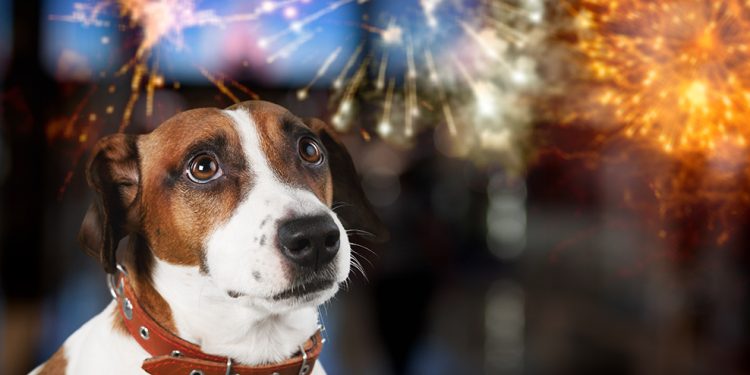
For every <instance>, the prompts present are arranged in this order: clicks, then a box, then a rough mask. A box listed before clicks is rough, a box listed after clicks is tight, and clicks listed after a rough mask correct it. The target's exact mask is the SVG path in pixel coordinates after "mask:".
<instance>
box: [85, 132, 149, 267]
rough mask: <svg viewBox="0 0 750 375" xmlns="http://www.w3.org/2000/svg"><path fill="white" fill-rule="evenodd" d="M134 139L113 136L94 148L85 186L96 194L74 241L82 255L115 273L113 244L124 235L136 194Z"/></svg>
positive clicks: (136, 159) (98, 143) (123, 135)
mask: <svg viewBox="0 0 750 375" xmlns="http://www.w3.org/2000/svg"><path fill="white" fill-rule="evenodd" d="M136 140H137V136H135V135H125V134H114V135H110V136H108V137H105V138H102V139H101V140H100V141H99V142H97V144H96V146H94V150H93V152H92V154H91V159H90V160H89V163H88V166H87V169H86V179H87V180H88V183H89V186H91V187H92V188H93V189H94V190H95V191H96V197H95V198H94V202H93V203H92V204H91V206H90V207H89V209H88V211H87V212H86V216H85V217H84V218H83V224H81V230H80V232H79V233H78V240H79V241H80V242H81V245H83V250H84V251H85V252H86V254H88V255H90V256H92V257H94V258H95V259H97V260H98V261H99V262H101V264H102V266H103V267H104V270H105V271H106V272H107V273H113V272H115V267H116V264H117V258H116V254H115V253H116V250H117V244H118V243H119V242H120V240H121V239H122V238H123V237H125V236H126V235H127V223H128V216H129V214H132V206H133V204H134V202H135V200H136V199H135V197H136V195H137V192H138V183H139V180H140V173H139V168H138V147H137V144H136Z"/></svg>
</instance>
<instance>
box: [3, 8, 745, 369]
mask: <svg viewBox="0 0 750 375" xmlns="http://www.w3.org/2000/svg"><path fill="white" fill-rule="evenodd" d="M441 3H442V4H441ZM555 3H556V2H555ZM576 3H578V2H576ZM584 3H585V1H584ZM139 4H140V5H139ZM143 4H157V5H159V4H160V5H159V6H160V7H161V8H159V6H156V5H154V7H155V9H156V10H154V9H151V10H149V9H148V8H145V7H143V8H138V6H143ZM549 5H550V4H549V3H545V2H542V1H500V0H498V1H463V2H461V1H447V0H446V1H444V2H441V1H433V2H429V1H416V0H415V1H404V2H402V1H396V0H393V1H391V0H372V1H369V2H363V1H357V2H356V3H355V2H354V1H314V0H308V1H305V0H301V1H278V2H271V1H250V2H221V1H208V0H206V1H203V2H186V1H176V0H175V1H153V2H148V1H147V2H127V1H122V2H111V1H109V2H107V1H105V2H99V3H97V2H85V1H84V2H74V1H66V0H61V1H55V0H24V1H11V0H0V196H1V198H2V199H1V200H0V207H2V210H0V234H1V235H2V237H1V238H2V242H0V246H1V247H0V290H1V293H0V336H2V340H1V341H0V354H1V355H0V373H2V374H22V373H26V372H28V371H30V370H31V369H32V368H33V367H34V366H35V365H36V364H38V363H40V362H42V361H44V360H46V359H47V358H48V357H49V356H50V355H51V354H52V353H53V352H54V351H55V350H56V349H57V348H58V347H59V346H60V345H61V344H62V342H63V341H64V340H65V338H67V337H68V336H69V335H70V334H71V333H72V332H73V331H74V330H76V329H77V328H78V327H79V326H80V325H81V324H83V323H84V322H85V321H87V320H88V319H90V318H91V317H92V316H94V315H95V314H97V313H98V312H99V311H100V310H101V309H102V308H103V307H104V306H105V305H106V304H107V303H108V302H109V300H110V297H109V293H108V291H107V289H106V284H105V278H104V273H103V272H102V270H101V269H100V268H99V267H98V265H97V264H96V262H95V261H94V260H92V259H89V258H87V257H86V256H85V255H84V254H83V253H82V251H81V250H80V247H79V245H78V243H77V241H76V235H77V233H78V228H79V226H80V223H81V221H82V218H83V215H84V212H85V209H86V207H87V206H88V204H89V202H90V201H91V199H92V195H91V191H90V189H89V188H88V187H87V186H86V184H85V179H84V175H83V163H82V160H85V158H86V156H87V155H88V150H89V149H90V147H91V146H92V145H93V144H94V143H95V142H96V140H97V139H98V138H100V137H101V136H103V135H106V134H111V133H114V132H116V131H125V132H129V133H143V132H148V131H150V130H152V129H153V128H155V127H156V126H157V125H158V124H159V123H160V122H162V121H163V120H165V119H167V118H169V117H171V116H172V115H173V114H175V113H177V112H179V111H181V110H185V109H189V108H195V107H222V108H223V107H226V106H228V105H231V104H232V103H233V102H234V101H236V100H247V99H251V98H262V99H264V100H269V101H272V102H275V103H278V104H280V105H282V106H284V107H286V108H288V109H289V110H290V111H291V112H293V113H295V114H296V115H298V116H300V117H306V116H315V117H319V118H322V119H325V120H326V121H330V122H332V123H334V125H335V126H336V127H337V128H338V129H339V130H340V131H341V132H342V134H343V136H344V138H345V142H346V144H347V146H348V148H349V150H350V152H351V153H352V156H353V158H354V160H355V163H356V164H357V167H358V170H359V172H360V173H361V177H362V184H363V187H364V189H365V192H366V193H367V195H368V197H369V199H370V200H371V202H372V203H373V204H374V206H375V207H376V208H377V210H378V212H379V214H380V216H381V217H382V219H383V220H384V222H385V223H386V225H387V226H388V227H389V229H390V232H391V239H390V241H389V242H387V243H384V244H369V243H366V242H363V245H366V246H367V247H368V248H369V249H370V250H371V251H368V250H365V249H355V250H357V251H358V252H359V255H358V257H359V259H360V261H361V263H362V264H363V266H364V269H365V275H364V277H363V275H360V274H358V273H356V272H355V273H353V274H352V282H351V283H350V284H349V287H348V289H347V290H344V291H342V292H341V293H340V294H339V295H338V296H337V297H336V299H335V300H334V301H333V302H332V303H330V304H328V305H327V306H326V308H325V309H323V310H322V311H321V313H322V316H323V320H324V322H325V326H326V333H327V336H328V342H327V344H326V349H325V351H324V353H323V357H322V359H321V361H322V363H323V364H324V366H325V367H326V369H327V371H328V373H329V374H331V375H336V374H479V373H484V374H538V373H539V374H547V373H555V374H556V373H579V374H580V373H613V374H636V373H638V374H640V373H648V374H650V373H668V374H671V373H680V374H693V373H695V374H702V373H721V374H742V373H750V356H748V353H750V340H749V339H748V337H750V321H749V319H748V317H750V298H749V297H750V284H749V282H748V281H749V279H750V274H749V272H748V271H750V256H749V255H748V248H750V234H748V233H750V232H749V231H748V230H747V228H748V225H750V211H748V210H747V202H748V200H749V198H748V196H750V186H749V185H750V184H749V183H748V179H747V177H745V176H747V164H746V161H747V158H748V153H747V152H740V153H739V154H733V157H734V158H735V160H740V161H741V162H736V163H733V164H730V165H732V166H733V167H732V168H733V169H732V168H730V169H731V170H730V172H732V173H734V172H733V171H739V172H737V173H738V174H737V175H733V176H735V177H734V178H733V179H732V183H731V184H729V185H719V188H717V189H714V188H716V186H717V185H716V184H715V180H714V179H712V178H711V177H710V176H713V175H715V174H714V172H715V171H717V170H718V171H719V172H722V173H726V172H727V170H728V169H727V163H724V162H716V161H715V159H712V158H710V157H704V158H700V157H696V156H691V159H690V160H691V161H690V162H686V160H687V158H682V159H678V158H675V157H674V156H672V155H670V154H666V153H662V152H658V151H654V150H651V149H648V150H644V149H643V148H641V147H633V146H632V144H631V143H629V142H628V141H609V139H610V138H609V136H610V135H611V132H610V131H609V130H607V129H604V130H603V129H602V127H601V126H598V125H599V124H598V122H601V121H600V120H599V119H593V120H591V119H588V121H591V122H593V125H592V124H590V123H589V124H588V125H589V126H574V125H575V124H574V125H571V121H570V119H568V118H567V117H566V116H564V114H563V115H561V114H560V113H563V112H565V110H566V108H567V107H568V106H572V105H571V104H570V101H569V99H570V98H566V95H564V94H565V90H560V88H559V87H558V86H557V85H558V84H559V81H558V80H557V79H558V78H560V77H568V76H569V75H570V74H569V72H566V71H568V70H576V69H577V68H575V67H570V66H568V65H567V64H564V62H565V61H566V60H563V59H564V57H562V56H563V55H564V53H562V52H560V50H561V49H563V47H564V46H563V47H561V46H560V43H563V42H566V41H567V40H568V39H571V37H570V36H569V35H567V34H565V33H564V32H562V31H561V29H560V28H559V27H558V26H559V21H558V18H556V17H563V16H564V15H565V14H566V12H565V11H563V10H560V9H556V8H551V7H550V6H549ZM152 11H153V12H152ZM149 12H152V13H149ZM412 12H413V13H412ZM745 12H746V13H744V14H747V10H746V9H745ZM517 14H523V15H524V17H525V18H523V19H522V20H519V19H518V18H514V17H517ZM487 15H491V17H494V18H491V19H490V20H489V21H488V20H487V19H486V17H487ZM493 15H494V16H493ZM149 17H151V18H149ZM172 17H174V19H176V20H177V21H175V20H173V19H172ZM232 17H234V18H232ZM154 20H156V21H154ZM152 22H156V23H159V22H163V23H166V24H167V25H168V26H167V27H165V28H159V27H154V26H153V24H152ZM420 22H421V23H423V24H424V25H422V26H420ZM399 25H400V26H399ZM484 25H495V26H492V27H493V28H492V30H495V31H497V33H496V34H493V35H500V36H501V38H500V39H501V42H498V41H497V40H494V42H493V39H492V38H489V39H488V38H485V37H486V36H487V35H489V34H488V33H485V30H486V28H484ZM498 25H502V26H498ZM539 29H542V30H544V31H545V32H546V34H547V35H546V36H541V37H539V36H538V35H537V34H538V32H539ZM159 30H161V31H159ZM165 30H166V31H165ZM300 30H306V31H305V32H308V33H309V34H305V32H301V31H300ZM498 30H500V31H498ZM734 32H736V33H740V34H742V35H744V34H746V33H748V32H749V31H748V30H747V29H742V28H739V29H734ZM288 34H289V35H291V34H294V35H291V36H289V35H288ZM519 35H532V36H533V37H529V38H525V37H523V38H522V37H521V36H519ZM287 36H289V40H287V41H283V39H284V38H286V37H287ZM463 37H466V38H469V39H471V40H474V42H473V43H474V44H476V45H477V46H478V47H477V48H475V49H477V50H478V51H474V50H473V49H471V48H470V47H468V45H467V42H466V40H464V39H462V38H463ZM513 38H519V39H522V41H523V43H511V42H507V41H508V40H511V39H513ZM552 39H554V40H555V41H556V43H557V44H538V45H533V44H534V43H537V42H538V43H549V40H552ZM502 41H506V42H502ZM561 41H562V42H561ZM491 42H492V43H495V44H492V45H490V44H491ZM274 43H276V45H275V48H271V47H273V46H274ZM563 44H564V43H563ZM269 46H270V47H269ZM414 50H416V51H417V53H416V55H417V57H415V52H414ZM368 51H369V52H368ZM421 51H425V52H424V53H423V52H421ZM427 52H429V53H427ZM558 58H559V59H558ZM483 59H486V60H487V63H486V64H482V63H481V62H482V61H483ZM532 60H535V61H539V62H537V63H530V61H532ZM384 61H385V63H384ZM368 64H369V65H368ZM562 65H565V66H562ZM580 69H581V70H583V69H584V68H580ZM381 71H382V72H383V73H381ZM358 77H359V78H358ZM362 77H365V78H362ZM545 77H547V79H548V81H547V82H544V79H545ZM550 77H551V78H552V79H550ZM430 81H432V83H433V84H435V82H439V83H440V84H439V85H438V84H436V86H435V87H436V88H433V89H425V88H424V85H426V84H428V83H429V82H430ZM425 82H427V83H425ZM488 87H489V88H490V89H489V90H488V89H487V88H488ZM544 90H547V91H552V93H550V92H542V91H544ZM555 90H557V91H555ZM561 92H562V94H563V95H560V93H561ZM552 94H554V95H552ZM570 94H571V95H577V94H576V93H574V92H571V93H570ZM532 96H536V98H537V99H530V98H531V97H532ZM561 97H562V98H563V99H560V98H561ZM486 98H491V99H492V101H490V102H489V104H488V103H487V102H486V101H485V99H486ZM539 98H542V99H541V100H540V99H539ZM394 103H397V104H394ZM550 107H552V108H551V109H550ZM446 108H447V109H446ZM477 113H479V114H482V115H483V116H485V117H475V116H474V114H477ZM575 121H583V120H580V119H578V120H575ZM603 134H604V135H606V137H607V141H603V140H602V137H603ZM695 158H698V159H699V160H698V161H695ZM738 165H739V166H738ZM724 175H725V174H722V176H724ZM737 176H738V177H737ZM726 186H729V188H726ZM712 189H714V190H712ZM707 192H708V193H711V194H712V195H710V196H711V197H712V199H703V198H704V197H706V196H708V195H707ZM360 241H361V240H360Z"/></svg>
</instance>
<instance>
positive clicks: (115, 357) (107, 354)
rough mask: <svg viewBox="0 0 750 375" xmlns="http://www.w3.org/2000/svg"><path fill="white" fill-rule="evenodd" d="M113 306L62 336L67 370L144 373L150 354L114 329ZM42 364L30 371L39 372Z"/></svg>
mask: <svg viewBox="0 0 750 375" xmlns="http://www.w3.org/2000/svg"><path fill="white" fill-rule="evenodd" d="M116 308H117V304H116V303H115V302H114V301H112V302H111V303H110V304H109V305H107V307H106V308H105V309H104V310H103V311H102V312H101V313H99V315H97V316H95V317H94V318H92V319H91V320H89V321H88V322H86V324H84V325H83V326H81V328H79V329H78V330H77V331H76V332H75V333H73V334H72V335H71V336H70V337H68V339H67V340H65V344H63V349H64V354H65V357H66V359H67V367H66V368H65V373H66V374H83V375H87V374H146V372H145V371H143V370H142V369H141V364H142V363H143V360H145V359H146V358H149V357H150V355H149V354H148V353H147V352H146V351H145V350H143V348H141V346H140V345H138V343H137V342H136V341H135V340H133V339H132V338H131V337H130V336H126V335H124V334H123V333H121V332H118V331H115V330H114V329H113V325H112V324H113V317H114V314H115V313H116V312H115V309H116ZM43 366H44V365H41V366H39V367H37V368H36V369H34V371H32V372H31V374H37V373H39V372H40V371H41V369H42V367H43Z"/></svg>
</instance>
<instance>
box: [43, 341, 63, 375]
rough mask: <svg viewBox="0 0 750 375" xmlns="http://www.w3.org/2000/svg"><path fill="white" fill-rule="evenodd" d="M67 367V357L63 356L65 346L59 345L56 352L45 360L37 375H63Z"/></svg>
mask: <svg viewBox="0 0 750 375" xmlns="http://www.w3.org/2000/svg"><path fill="white" fill-rule="evenodd" d="M66 367H68V359H67V358H66V357H65V348H64V347H62V346H61V347H60V349H57V352H55V354H53V355H52V357H50V359H48V360H47V362H46V363H45V364H44V367H42V369H41V370H40V371H39V375H65V374H66V371H65V369H66Z"/></svg>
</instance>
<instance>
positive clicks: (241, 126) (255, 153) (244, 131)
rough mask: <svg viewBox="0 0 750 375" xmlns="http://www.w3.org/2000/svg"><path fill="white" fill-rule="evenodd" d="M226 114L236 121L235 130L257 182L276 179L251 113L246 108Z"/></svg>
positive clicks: (229, 111)
mask: <svg viewBox="0 0 750 375" xmlns="http://www.w3.org/2000/svg"><path fill="white" fill-rule="evenodd" d="M224 113H226V114H227V115H229V117H231V118H232V120H234V128H235V129H236V130H237V133H238V134H239V136H240V140H241V142H242V149H243V151H245V157H246V158H247V159H248V161H249V162H250V168H251V169H252V171H253V173H255V176H256V180H257V182H262V180H263V179H265V178H271V179H275V177H276V176H275V174H274V173H273V170H271V166H270V165H269V163H268V159H267V158H266V155H265V154H264V153H263V147H262V146H261V144H260V136H258V128H257V126H256V125H255V121H253V118H252V117H251V116H250V113H248V111H247V110H246V109H244V108H237V109H233V110H224Z"/></svg>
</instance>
